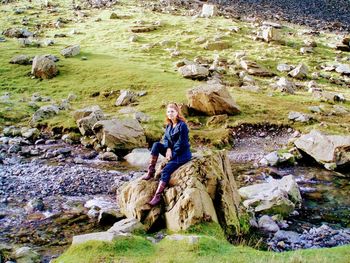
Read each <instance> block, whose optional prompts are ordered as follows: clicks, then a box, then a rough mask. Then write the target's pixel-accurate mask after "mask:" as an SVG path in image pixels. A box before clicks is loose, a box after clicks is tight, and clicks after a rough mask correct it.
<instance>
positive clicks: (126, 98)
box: [115, 90, 136, 106]
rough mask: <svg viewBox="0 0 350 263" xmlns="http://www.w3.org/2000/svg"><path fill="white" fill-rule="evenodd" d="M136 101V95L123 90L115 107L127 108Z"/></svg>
mask: <svg viewBox="0 0 350 263" xmlns="http://www.w3.org/2000/svg"><path fill="white" fill-rule="evenodd" d="M135 101H136V94H135V93H134V92H133V91H130V90H121V91H120V96H119V97H118V99H117V101H116V102H115V106H126V105H129V104H130V103H133V102H135Z"/></svg>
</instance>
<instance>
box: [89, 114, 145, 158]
mask: <svg viewBox="0 0 350 263" xmlns="http://www.w3.org/2000/svg"><path fill="white" fill-rule="evenodd" d="M92 130H93V132H94V133H95V135H96V138H97V140H98V141H99V142H100V144H101V145H102V146H103V147H106V148H110V149H111V150H112V151H118V150H132V149H134V148H142V147H144V146H146V136H145V133H144V130H143V128H142V127H141V125H140V123H139V122H138V121H137V120H133V119H123V120H122V119H112V120H102V121H98V122H96V123H95V125H94V126H93V128H92Z"/></svg>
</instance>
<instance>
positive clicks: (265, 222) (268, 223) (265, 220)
mask: <svg viewBox="0 0 350 263" xmlns="http://www.w3.org/2000/svg"><path fill="white" fill-rule="evenodd" d="M258 226H259V228H260V229H261V230H262V231H263V232H267V233H275V232H277V231H279V230H280V228H279V226H278V225H277V223H276V222H275V221H274V220H273V219H272V218H271V217H270V216H268V215H263V216H262V217H260V218H259V221H258Z"/></svg>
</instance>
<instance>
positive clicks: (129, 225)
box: [108, 218, 145, 233]
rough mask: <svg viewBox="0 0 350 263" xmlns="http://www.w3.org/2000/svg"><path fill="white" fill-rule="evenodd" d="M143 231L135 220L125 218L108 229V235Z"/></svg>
mask: <svg viewBox="0 0 350 263" xmlns="http://www.w3.org/2000/svg"><path fill="white" fill-rule="evenodd" d="M144 229H145V228H144V226H143V225H142V224H141V223H140V222H139V221H138V220H137V219H136V218H126V219H123V220H121V221H119V222H116V223H115V224H114V225H113V226H112V227H111V228H110V229H108V233H133V232H134V231H139V230H144Z"/></svg>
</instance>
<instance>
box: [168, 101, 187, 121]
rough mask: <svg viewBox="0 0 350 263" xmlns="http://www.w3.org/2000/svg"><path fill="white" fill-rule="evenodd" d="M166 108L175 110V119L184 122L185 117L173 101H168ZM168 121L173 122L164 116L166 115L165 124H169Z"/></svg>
mask: <svg viewBox="0 0 350 263" xmlns="http://www.w3.org/2000/svg"><path fill="white" fill-rule="evenodd" d="M167 108H172V109H174V110H176V111H177V117H176V119H177V120H178V121H179V120H180V121H183V122H186V119H185V117H184V116H183V115H182V113H181V109H180V107H179V106H178V105H177V104H176V103H175V102H173V103H169V104H168V105H167ZM170 123H173V122H172V121H171V120H170V119H169V118H168V116H166V117H165V124H166V125H168V124H170Z"/></svg>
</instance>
